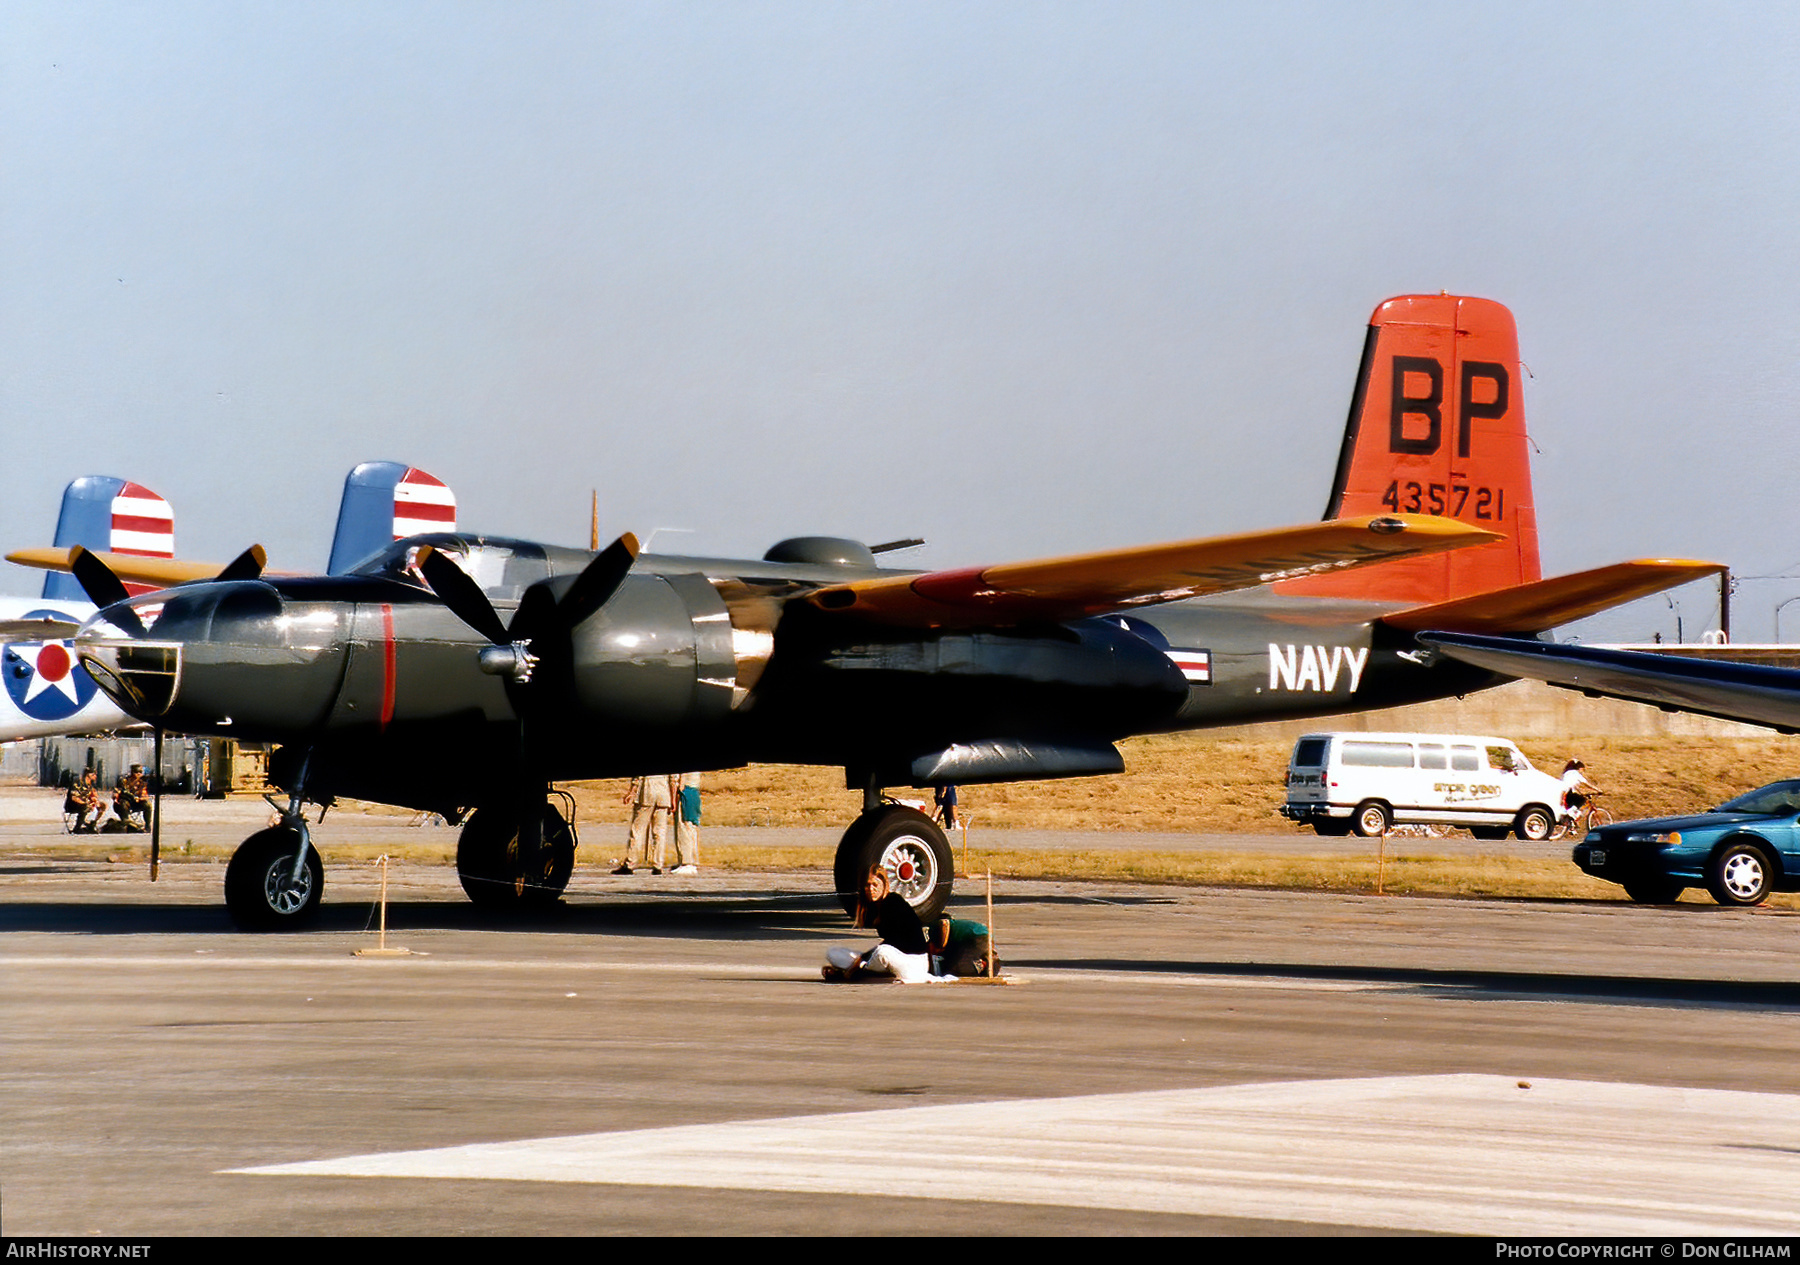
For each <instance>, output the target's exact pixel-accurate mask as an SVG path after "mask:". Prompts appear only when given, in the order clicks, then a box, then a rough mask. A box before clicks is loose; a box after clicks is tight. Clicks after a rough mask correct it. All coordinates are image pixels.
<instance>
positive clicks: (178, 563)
mask: <svg viewBox="0 0 1800 1265" xmlns="http://www.w3.org/2000/svg"><path fill="white" fill-rule="evenodd" d="M77 548H80V546H79V545H77V546H74V547H71V548H68V549H58V548H50V549H20V550H17V551H15V552H13V553H9V554H7V555H6V560H7V561H8V562H16V563H18V564H19V565H20V566H22V567H36V568H38V569H39V570H40V571H68V570H70V569H71V568H72V567H73V565H74V564H73V558H74V554H75V550H76V549H77ZM89 552H90V553H92V554H93V555H94V556H95V557H96V558H98V559H100V561H102V562H104V563H105V564H106V565H107V567H108V568H109V569H110V570H111V571H112V573H113V574H114V575H116V576H118V577H119V578H120V579H121V580H125V581H128V582H135V583H138V584H148V585H150V586H152V587H153V588H159V589H166V588H172V587H173V586H175V585H177V584H187V583H190V582H192V581H194V580H210V579H213V578H214V577H215V576H217V575H218V574H219V572H220V571H221V570H222V569H223V568H224V566H225V564H224V563H222V562H187V561H184V560H183V559H180V558H147V557H142V556H140V555H138V554H131V553H101V552H99V551H98V550H89Z"/></svg>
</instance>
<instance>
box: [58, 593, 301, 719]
mask: <svg viewBox="0 0 1800 1265" xmlns="http://www.w3.org/2000/svg"><path fill="white" fill-rule="evenodd" d="M280 612H281V599H280V597H279V596H278V595H277V594H276V593H275V591H274V590H273V589H271V588H269V587H268V586H267V585H265V584H261V583H257V582H227V583H221V584H198V585H191V586H184V587H183V588H180V589H172V590H168V591H166V592H161V593H150V594H144V595H142V596H139V597H134V598H131V599H129V600H127V601H124V602H118V603H115V604H114V605H112V606H108V607H106V608H105V609H103V610H101V611H99V612H97V613H96V614H95V615H94V616H93V617H92V618H90V619H89V620H88V621H87V623H85V624H83V625H82V627H81V630H80V631H79V632H77V633H76V634H75V653H76V656H77V657H78V658H79V659H80V660H81V662H82V664H83V665H84V666H86V667H87V669H88V672H89V675H91V676H92V677H93V678H94V682H95V684H97V685H98V686H99V687H100V688H101V689H102V690H104V691H105V692H106V694H107V696H108V697H109V698H111V699H112V700H113V701H114V702H116V703H118V704H119V706H120V707H122V708H124V709H125V710H126V711H128V712H130V713H131V714H132V715H133V716H136V717H137V718H138V719H140V720H148V721H155V720H158V719H161V718H163V717H167V716H170V715H171V713H173V712H174V711H176V710H177V708H176V702H177V699H178V698H179V697H180V696H181V695H182V694H183V687H184V684H185V678H186V677H187V676H189V675H191V672H192V669H193V668H194V666H195V664H196V662H197V660H196V655H198V657H199V660H208V659H209V655H210V657H217V656H216V655H213V654H210V652H211V651H213V650H214V649H216V648H217V645H218V643H219V642H220V641H221V640H228V641H235V640H240V639H242V635H243V631H244V625H245V624H246V623H250V624H254V623H256V622H257V621H259V620H268V619H271V618H274V617H276V616H278V615H279V614H280ZM175 719H177V720H180V719H182V717H179V716H177V717H175Z"/></svg>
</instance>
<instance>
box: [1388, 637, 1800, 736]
mask: <svg viewBox="0 0 1800 1265" xmlns="http://www.w3.org/2000/svg"><path fill="white" fill-rule="evenodd" d="M1419 640H1420V641H1421V642H1422V643H1424V644H1425V645H1427V646H1430V647H1432V648H1433V649H1435V650H1438V651H1441V652H1442V653H1444V654H1446V655H1449V656H1450V657H1451V658H1452V659H1460V660H1462V661H1463V662H1464V663H1472V664H1474V665H1475V666H1476V667H1478V668H1487V669H1488V670H1490V671H1493V672H1503V673H1505V674H1506V675H1507V676H1522V677H1527V678H1530V679H1532V680H1536V681H1548V682H1549V683H1550V684H1552V685H1561V686H1564V687H1566V688H1568V689H1572V690H1580V691H1582V692H1583V693H1584V694H1591V695H1605V696H1607V697H1609V698H1624V699H1630V700H1632V701H1633V702H1638V703H1650V704H1653V705H1655V706H1657V707H1661V708H1662V709H1663V710H1665V711H1684V712H1698V713H1700V714H1701V715H1704V716H1718V717H1720V718H1722V719H1725V720H1742V721H1748V722H1749V723H1751V724H1753V725H1772V726H1773V727H1775V728H1776V729H1779V730H1782V731H1783V732H1785V733H1793V732H1795V731H1796V730H1797V729H1800V669H1797V668H1778V667H1768V666H1765V665H1762V664H1754V663H1732V662H1728V661H1724V660H1719V659H1710V658H1709V659H1696V658H1688V657H1686V656H1683V655H1673V654H1655V653H1653V652H1650V651H1644V650H1602V649H1599V648H1598V647H1594V646H1559V645H1553V644H1551V643H1549V642H1543V641H1527V640H1523V639H1519V638H1512V637H1476V636H1469V635H1465V634H1461V633H1446V632H1426V633H1420V634H1419Z"/></svg>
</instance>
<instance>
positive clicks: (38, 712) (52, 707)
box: [0, 608, 94, 721]
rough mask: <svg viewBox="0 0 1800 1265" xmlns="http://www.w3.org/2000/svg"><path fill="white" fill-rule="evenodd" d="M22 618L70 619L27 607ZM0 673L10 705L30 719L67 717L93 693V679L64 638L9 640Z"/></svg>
mask: <svg viewBox="0 0 1800 1265" xmlns="http://www.w3.org/2000/svg"><path fill="white" fill-rule="evenodd" d="M24 618H25V619H26V620H28V621H29V620H34V619H44V620H57V621H62V622H65V623H66V622H70V616H69V614H68V613H67V612H65V611H56V610H50V609H47V608H41V609H37V610H32V611H27V612H26V613H25V615H24ZM0 673H3V674H4V677H5V681H6V695H7V697H8V698H10V699H11V700H12V704H13V706H14V707H16V708H18V709H19V711H20V713H21V714H23V715H25V716H27V717H29V718H30V719H32V720H38V721H63V720H67V719H68V718H69V717H71V716H73V715H75V713H77V712H79V711H80V710H81V709H82V708H83V707H86V706H87V705H88V703H89V702H91V701H92V700H93V697H94V680H93V678H92V677H90V676H89V675H88V673H87V670H86V669H85V668H83V667H82V666H81V665H80V664H79V663H77V662H76V661H75V650H74V647H73V646H72V645H71V643H69V642H68V641H62V640H54V641H15V642H11V643H9V644H8V645H7V646H6V648H5V652H4V655H3V657H0Z"/></svg>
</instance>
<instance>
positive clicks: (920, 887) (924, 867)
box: [877, 835, 937, 905]
mask: <svg viewBox="0 0 1800 1265" xmlns="http://www.w3.org/2000/svg"><path fill="white" fill-rule="evenodd" d="M877 868H878V869H880V870H881V872H882V873H883V874H886V875H887V880H888V889H889V890H890V891H894V892H898V893H899V894H900V895H901V896H904V897H905V898H906V900H907V902H908V903H909V904H913V905H916V904H918V903H919V902H920V901H922V900H924V899H925V898H926V897H927V896H929V895H931V892H932V890H933V889H934V888H935V887H937V857H936V855H935V854H934V853H933V852H932V850H931V845H930V844H928V843H926V842H925V840H923V839H921V838H919V837H918V836H917V835H902V836H901V837H900V838H898V839H896V840H894V841H893V842H892V843H890V844H888V846H887V851H885V852H883V853H882V854H881V863H880V865H879V866H878V867H877Z"/></svg>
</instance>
